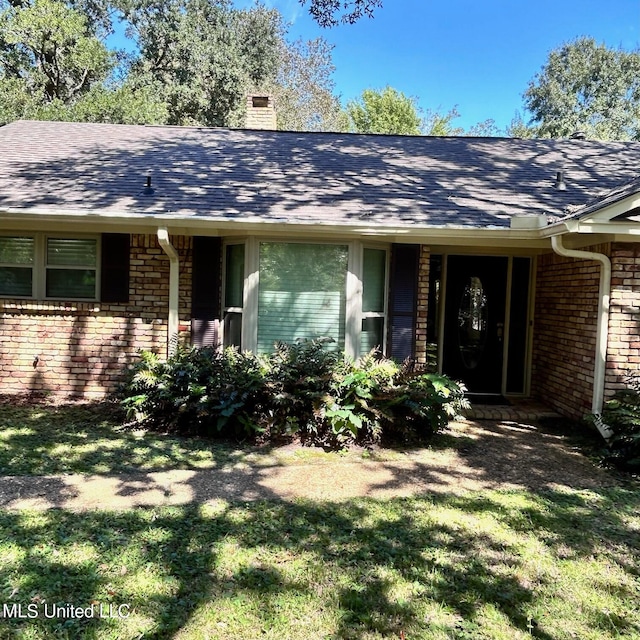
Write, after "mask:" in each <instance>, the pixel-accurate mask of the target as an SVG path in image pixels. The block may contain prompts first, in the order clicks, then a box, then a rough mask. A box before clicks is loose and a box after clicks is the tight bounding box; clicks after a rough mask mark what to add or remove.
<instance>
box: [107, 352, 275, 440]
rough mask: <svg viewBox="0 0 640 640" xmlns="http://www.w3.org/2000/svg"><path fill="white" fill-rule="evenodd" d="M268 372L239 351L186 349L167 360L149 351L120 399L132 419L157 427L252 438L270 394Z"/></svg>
mask: <svg viewBox="0 0 640 640" xmlns="http://www.w3.org/2000/svg"><path fill="white" fill-rule="evenodd" d="M266 372H267V369H266V366H265V363H264V362H263V361H262V360H261V359H260V358H258V357H256V356H253V355H251V354H248V353H239V352H238V351H237V350H235V349H225V350H224V351H218V350H216V349H213V348H212V347H204V348H202V349H196V348H184V347H181V348H178V349H177V350H176V352H175V354H174V355H172V356H171V357H170V358H168V359H167V360H166V361H163V360H161V359H160V358H159V357H158V356H157V355H155V354H154V353H152V352H149V351H143V352H142V353H141V354H140V360H139V361H138V362H137V363H136V364H135V365H134V367H133V368H132V370H131V371H130V372H129V376H128V379H127V380H126V381H125V383H124V385H123V387H122V389H121V391H120V395H121V398H122V405H123V406H124V407H125V409H126V410H127V412H128V415H129V417H130V418H133V419H135V420H136V421H137V422H140V423H145V424H149V425H150V426H152V427H154V428H161V429H166V430H169V431H177V432H181V433H195V434H200V435H212V434H214V433H227V432H228V431H232V432H233V433H236V434H237V433H238V432H239V431H242V430H244V431H246V432H248V433H251V432H253V431H255V430H257V429H258V426H257V425H256V424H255V423H254V420H253V415H254V413H255V412H256V411H257V410H258V409H259V405H260V402H261V400H262V399H263V396H264V395H265V384H266Z"/></svg>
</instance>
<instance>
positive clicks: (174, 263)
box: [158, 227, 180, 356]
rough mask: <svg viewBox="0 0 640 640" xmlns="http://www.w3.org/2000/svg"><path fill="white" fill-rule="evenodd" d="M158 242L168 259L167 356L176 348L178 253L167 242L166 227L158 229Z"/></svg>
mask: <svg viewBox="0 0 640 640" xmlns="http://www.w3.org/2000/svg"><path fill="white" fill-rule="evenodd" d="M158 242H159V243H160V246H161V247H162V249H163V250H164V252H165V253H166V254H167V256H168V257H169V320H168V327H167V356H172V355H173V354H174V353H175V351H176V347H177V346H178V301H179V296H180V261H179V258H178V252H177V251H176V250H175V247H174V246H173V245H172V244H171V242H170V241H169V232H168V231H167V228H166V227H159V228H158Z"/></svg>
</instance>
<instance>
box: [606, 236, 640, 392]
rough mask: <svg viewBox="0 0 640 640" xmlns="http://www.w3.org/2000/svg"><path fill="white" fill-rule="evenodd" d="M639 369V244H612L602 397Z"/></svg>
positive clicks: (614, 389) (621, 385)
mask: <svg viewBox="0 0 640 640" xmlns="http://www.w3.org/2000/svg"><path fill="white" fill-rule="evenodd" d="M638 370H640V244H621V243H616V244H613V245H612V247H611V306H610V315H609V342H608V348H607V371H606V375H605V399H606V398H607V397H611V396H612V395H613V393H614V392H615V391H616V389H620V388H622V387H624V386H625V385H624V381H625V376H626V375H627V374H628V373H631V372H637V371H638Z"/></svg>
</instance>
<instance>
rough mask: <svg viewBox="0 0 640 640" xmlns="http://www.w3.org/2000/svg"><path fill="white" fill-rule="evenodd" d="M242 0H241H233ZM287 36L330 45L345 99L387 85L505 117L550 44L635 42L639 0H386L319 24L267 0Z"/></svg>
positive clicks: (292, 5) (294, 4)
mask: <svg viewBox="0 0 640 640" xmlns="http://www.w3.org/2000/svg"><path fill="white" fill-rule="evenodd" d="M236 4H237V5H238V6H246V5H247V4H249V2H248V0H236ZM266 4H267V5H269V6H275V7H276V8H278V9H279V10H280V11H281V13H282V14H283V15H284V17H285V19H286V20H287V21H289V22H291V27H290V30H289V36H290V37H291V38H293V39H296V38H298V37H302V38H304V39H311V38H316V37H318V36H323V37H324V38H325V39H326V40H328V41H329V42H330V43H331V44H332V45H334V47H335V48H334V51H333V61H334V64H335V66H336V72H335V75H334V79H335V82H336V89H337V93H338V94H340V96H341V98H342V101H343V103H345V102H346V101H348V100H350V99H353V98H355V97H357V96H358V95H359V94H360V93H361V92H362V91H363V89H367V88H382V87H384V86H386V85H391V86H392V87H394V88H396V89H398V90H400V91H402V92H404V93H405V94H407V95H410V96H414V97H416V98H417V99H418V103H419V105H420V106H421V107H422V108H423V109H425V110H426V109H431V110H440V111H448V110H449V109H451V108H453V107H455V106H457V108H458V111H459V112H460V114H461V117H460V118H458V119H456V120H455V121H454V125H455V126H461V127H464V128H468V127H470V126H471V125H473V124H475V123H477V122H481V121H484V120H486V119H488V118H493V119H494V120H495V121H496V124H497V125H498V126H499V127H500V128H504V127H506V126H507V125H508V124H509V122H510V121H511V119H512V118H513V116H514V114H515V112H516V110H522V93H523V92H524V90H525V89H526V87H527V84H528V82H529V80H530V79H532V78H533V76H534V75H535V74H536V73H537V72H538V71H539V70H540V68H541V67H542V65H543V64H544V62H545V60H546V58H547V55H548V53H549V51H551V50H552V49H554V48H556V47H558V46H559V45H561V44H563V43H564V42H567V41H570V40H573V39H575V38H576V37H579V36H591V37H593V38H595V39H596V41H598V42H603V43H605V44H606V45H607V46H610V47H616V48H617V47H622V48H624V49H626V50H631V49H636V48H638V47H640V0H446V1H443V0H383V4H384V6H383V8H382V9H379V10H378V11H377V12H376V16H375V18H373V19H367V18H364V19H362V20H361V21H360V22H358V23H356V24H355V25H341V26H339V27H336V28H332V29H321V28H320V27H318V26H317V25H316V24H315V23H314V22H313V20H311V18H310V17H309V16H308V14H307V12H306V9H305V8H303V7H301V6H300V4H299V3H298V1H297V0H268V1H267V2H266Z"/></svg>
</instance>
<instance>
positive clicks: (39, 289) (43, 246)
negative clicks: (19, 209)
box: [1, 231, 102, 302]
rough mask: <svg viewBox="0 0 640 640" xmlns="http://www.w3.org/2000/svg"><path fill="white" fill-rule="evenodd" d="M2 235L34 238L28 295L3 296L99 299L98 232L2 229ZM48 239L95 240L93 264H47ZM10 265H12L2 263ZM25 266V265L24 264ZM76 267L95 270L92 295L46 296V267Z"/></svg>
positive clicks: (99, 262)
mask: <svg viewBox="0 0 640 640" xmlns="http://www.w3.org/2000/svg"><path fill="white" fill-rule="evenodd" d="M1 235H2V236H4V237H10V238H18V237H19V238H33V240H34V256H33V264H32V265H31V267H32V269H33V277H32V281H31V282H32V291H31V295H30V296H2V297H3V298H5V299H7V298H16V299H21V300H58V301H69V302H97V301H98V300H99V292H100V281H101V270H100V265H101V263H102V243H101V242H100V234H81V233H45V232H36V233H33V232H21V231H3V232H2V233H1ZM49 239H57V240H95V241H96V263H95V265H73V266H65V265H48V264H47V241H48V240H49ZM3 266H12V265H3ZM25 266H26V265H25ZM50 268H51V269H53V268H55V269H76V270H81V269H84V270H87V269H91V270H95V272H96V283H95V290H94V295H93V296H92V297H90V298H77V297H74V296H47V295H46V293H47V270H48V269H50Z"/></svg>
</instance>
